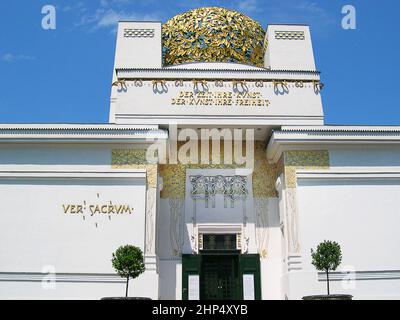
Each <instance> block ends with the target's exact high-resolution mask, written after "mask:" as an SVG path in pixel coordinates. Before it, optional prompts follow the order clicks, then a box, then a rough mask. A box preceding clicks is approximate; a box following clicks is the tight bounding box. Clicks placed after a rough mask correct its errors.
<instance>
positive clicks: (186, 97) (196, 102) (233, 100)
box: [171, 91, 271, 107]
mask: <svg viewBox="0 0 400 320" xmlns="http://www.w3.org/2000/svg"><path fill="white" fill-rule="evenodd" d="M171 104H172V105H173V106H243V107H268V106H269V105H270V104H271V102H270V101H269V100H268V99H264V97H263V95H262V93H261V92H256V91H249V92H244V93H233V92H228V91H217V92H208V91H207V92H197V93H194V92H191V91H181V92H180V93H179V96H177V97H175V98H172V100H171Z"/></svg>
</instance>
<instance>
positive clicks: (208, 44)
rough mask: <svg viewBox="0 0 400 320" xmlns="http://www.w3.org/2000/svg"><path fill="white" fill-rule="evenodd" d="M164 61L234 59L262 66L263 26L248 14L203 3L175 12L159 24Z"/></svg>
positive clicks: (167, 63)
mask: <svg viewBox="0 0 400 320" xmlns="http://www.w3.org/2000/svg"><path fill="white" fill-rule="evenodd" d="M162 39H163V59H164V65H165V66H169V65H176V64H182V63H188V62H235V63H244V64H250V65H255V66H258V67H263V66H264V47H265V44H264V39H265V30H264V29H263V28H262V27H261V25H260V24H259V23H258V22H257V21H255V20H253V19H251V18H249V17H248V16H246V15H244V14H242V13H240V12H237V11H234V10H228V9H225V8H219V7H203V8H198V9H194V10H190V11H187V12H184V13H182V14H178V15H176V16H175V17H173V18H172V19H170V20H168V21H167V22H166V23H165V24H164V25H163V27H162Z"/></svg>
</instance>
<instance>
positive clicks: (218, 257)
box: [0, 8, 400, 300]
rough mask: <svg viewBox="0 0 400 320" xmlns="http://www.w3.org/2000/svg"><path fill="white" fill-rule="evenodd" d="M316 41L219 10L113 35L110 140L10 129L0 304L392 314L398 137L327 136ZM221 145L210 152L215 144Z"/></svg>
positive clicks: (3, 147)
mask: <svg viewBox="0 0 400 320" xmlns="http://www.w3.org/2000/svg"><path fill="white" fill-rule="evenodd" d="M322 89H323V85H322V83H321V79H320V74H319V72H318V71H317V69H316V66H315V61H314V55H313V49H312V41H311V34H310V30H309V28H308V26H305V25H269V26H268V27H267V29H266V31H264V30H263V28H261V27H259V25H258V23H257V22H255V21H254V20H252V19H250V18H248V17H246V16H244V15H242V14H240V13H238V12H236V11H230V10H226V9H222V8H200V9H196V10H192V11H189V12H186V13H184V14H181V15H178V16H176V17H174V18H172V19H171V20H170V21H169V22H167V23H166V24H164V25H162V24H161V23H160V22H120V23H119V26H118V33H117V44H116V53H115V62H114V76H113V81H112V86H111V99H110V117H109V123H108V124H100V125H95V124H82V125H81V124H74V125H72V124H64V125H62V124H25V125H13V124H7V125H6V124H4V125H0V197H1V202H0V237H1V241H0V299H100V298H102V297H107V296H121V295H123V293H124V279H121V278H119V277H118V276H117V275H116V274H115V271H114V270H113V268H112V266H111V255H112V253H113V252H114V251H115V250H116V249H117V248H118V247H119V246H121V245H125V244H133V245H135V246H138V247H140V248H141V249H142V250H143V252H144V256H145V265H146V271H145V272H144V273H143V274H142V275H141V276H140V277H139V278H137V279H135V280H133V281H131V284H130V286H131V291H130V292H131V295H133V296H145V297H150V298H152V299H170V300H175V299H176V300H180V299H264V300H266V299H301V298H302V297H304V296H306V295H312V294H323V293H325V287H326V279H325V275H324V274H323V273H319V272H318V271H317V270H315V268H314V266H313V265H312V264H311V253H310V250H311V248H316V247H317V245H318V244H319V243H320V242H322V241H324V240H333V241H337V242H338V243H339V244H340V245H341V248H342V252H343V260H342V264H341V265H340V267H339V269H338V270H337V271H335V272H333V273H332V274H331V280H332V282H331V291H332V292H333V293H343V294H351V295H353V296H354V299H399V298H400V254H398V253H397V249H396V244H397V243H398V242H399V241H400V235H399V233H398V232H397V227H398V226H399V225H400V211H399V209H398V206H397V200H398V195H399V194H400V128H399V127H379V126H377V127H368V126H365V127H362V126H327V125H324V113H323V107H322V100H321V93H323V91H322ZM215 136H217V139H215Z"/></svg>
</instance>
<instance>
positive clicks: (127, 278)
mask: <svg viewBox="0 0 400 320" xmlns="http://www.w3.org/2000/svg"><path fill="white" fill-rule="evenodd" d="M128 287H129V276H127V277H126V290H125V297H126V298H127V297H128Z"/></svg>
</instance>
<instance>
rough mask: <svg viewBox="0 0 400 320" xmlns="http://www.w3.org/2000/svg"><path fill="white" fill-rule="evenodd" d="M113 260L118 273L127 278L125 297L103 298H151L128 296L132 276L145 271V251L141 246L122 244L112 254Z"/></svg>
mask: <svg viewBox="0 0 400 320" xmlns="http://www.w3.org/2000/svg"><path fill="white" fill-rule="evenodd" d="M111 262H112V265H113V267H114V269H115V271H116V272H117V273H118V275H119V276H121V277H122V278H126V289H125V298H121V297H115V298H103V300H111V299H126V300H128V299H149V298H138V297H130V298H128V290H129V279H130V278H132V279H135V278H137V277H138V276H139V275H141V274H142V273H143V272H144V271H145V265H144V260H143V252H142V250H141V249H140V248H138V247H135V246H132V245H125V246H121V247H119V248H118V249H117V250H116V251H115V252H114V253H113V254H112V260H111Z"/></svg>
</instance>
